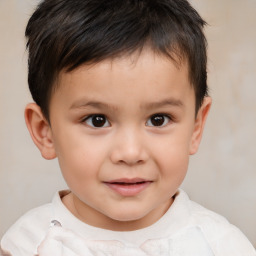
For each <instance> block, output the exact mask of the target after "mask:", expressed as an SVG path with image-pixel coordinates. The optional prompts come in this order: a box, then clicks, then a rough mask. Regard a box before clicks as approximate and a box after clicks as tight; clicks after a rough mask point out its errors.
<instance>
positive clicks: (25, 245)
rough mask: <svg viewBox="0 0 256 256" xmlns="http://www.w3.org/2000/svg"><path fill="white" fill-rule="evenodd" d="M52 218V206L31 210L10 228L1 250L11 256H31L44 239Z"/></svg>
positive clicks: (3, 239) (2, 241) (47, 205)
mask: <svg viewBox="0 0 256 256" xmlns="http://www.w3.org/2000/svg"><path fill="white" fill-rule="evenodd" d="M51 218H52V204H51V203H49V204H46V205H43V206H40V207H38V208H35V209H32V210H30V211H29V212H27V213H26V214H25V215H23V216H22V217H21V218H20V219H18V220H17V221H16V223H14V224H13V226H11V227H10V229H9V230H8V231H7V232H6V233H5V235H4V236H3V238H2V240H1V248H2V250H4V251H8V252H10V253H11V255H33V254H35V251H36V249H37V246H38V245H39V244H40V242H41V241H42V239H43V238H44V236H45V234H46V232H47V230H48V228H49V223H50V221H51Z"/></svg>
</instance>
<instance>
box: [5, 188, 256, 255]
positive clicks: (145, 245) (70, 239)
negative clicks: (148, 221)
mask: <svg viewBox="0 0 256 256" xmlns="http://www.w3.org/2000/svg"><path fill="white" fill-rule="evenodd" d="M67 193H68V191H61V192H59V193H56V195H55V196H54V198H53V200H52V203H50V204H46V205H43V206H41V207H39V208H36V209H33V210H31V211H29V212H28V213H27V214H25V215H24V216H23V217H21V218H20V219H19V220H18V221H17V222H16V223H15V224H14V225H13V226H12V227H11V228H10V229H9V230H8V231H7V233H6V234H5V236H4V237H3V239H2V241H1V248H2V250H3V251H5V252H8V253H9V254H10V255H12V256H32V255H37V254H38V246H39V245H40V247H39V255H40V256H49V255H54V256H92V255H93V256H145V255H148V256H169V255H170V256H171V255H173V256H256V251H255V249H254V248H253V246H252V245H251V244H250V242H249V241H248V239H247V238H246V237H245V236H244V235H243V234H242V232H241V231H240V230H239V229H237V228H236V227H235V226H233V225H231V224H230V223H229V222H228V221H227V220H226V219H225V218H223V217H221V216H220V215H218V214H216V213H213V212H212V211H209V210H207V209H205V208H203V207H202V206H200V205H198V204H197V203H195V202H193V201H191V200H189V198H188V196H187V194H186V193H185V192H184V191H182V190H179V191H178V192H177V194H176V196H175V200H174V202H173V204H172V206H171V207H170V208H169V210H168V211H167V212H166V213H165V214H164V215H163V217H162V218H161V219H159V220H158V221H157V222H156V223H154V224H153V225H151V226H149V227H146V228H143V229H139V230H135V231H125V232H118V231H110V230H105V229H100V228H96V227H93V226H90V225H87V224H85V223H83V222H81V221H80V220H79V219H77V218H76V217H75V216H74V215H72V213H71V212H70V211H69V210H68V209H67V208H66V207H65V205H64V204H63V203H62V201H61V197H63V196H64V195H65V194H67ZM53 220H56V221H55V223H57V224H58V223H60V224H61V226H62V227H60V226H59V225H56V226H53V227H50V224H51V222H52V221H53ZM3 255H5V254H3ZM6 255H8V254H6Z"/></svg>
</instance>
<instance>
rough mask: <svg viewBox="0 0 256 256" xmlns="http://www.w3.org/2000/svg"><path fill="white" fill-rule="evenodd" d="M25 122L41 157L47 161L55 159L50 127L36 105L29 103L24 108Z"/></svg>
mask: <svg viewBox="0 0 256 256" xmlns="http://www.w3.org/2000/svg"><path fill="white" fill-rule="evenodd" d="M25 121H26V124H27V128H28V130H29V133H30V136H31V138H32V140H33V141H34V143H35V145H36V146H37V147H38V149H39V150H40V152H41V155H42V156H43V157H44V158H45V159H48V160H50V159H53V158H55V157H56V152H55V148H54V143H53V138H52V131H51V127H50V125H49V123H48V121H47V120H46V119H45V117H44V115H43V113H42V111H41V108H40V107H39V106H38V105H37V104H35V103H30V104H28V105H27V106H26V108H25Z"/></svg>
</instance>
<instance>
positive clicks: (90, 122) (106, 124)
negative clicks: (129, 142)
mask: <svg viewBox="0 0 256 256" xmlns="http://www.w3.org/2000/svg"><path fill="white" fill-rule="evenodd" d="M156 117H158V120H157V119H156V120H155V121H156V122H158V121H160V123H159V125H157V124H156V123H155V125H154V124H153V123H152V121H153V120H152V119H153V118H156ZM159 117H160V118H159ZM93 118H96V119H95V120H93ZM162 119H163V120H162ZM166 119H168V120H166ZM172 120H173V118H172V117H171V116H170V115H168V114H164V113H157V114H154V115H151V116H150V117H149V118H148V120H147V121H146V126H149V127H158V128H161V127H165V126H166V125H168V124H169V122H171V121H172ZM93 121H99V126H97V125H95V123H94V124H93ZM161 121H163V124H161ZM81 123H86V124H87V125H88V126H90V127H93V128H96V129H99V128H106V127H109V126H111V124H110V122H109V121H108V118H107V117H106V116H105V115H103V114H93V115H89V116H87V117H85V118H84V119H82V120H81ZM149 123H150V124H149Z"/></svg>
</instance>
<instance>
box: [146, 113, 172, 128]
mask: <svg viewBox="0 0 256 256" xmlns="http://www.w3.org/2000/svg"><path fill="white" fill-rule="evenodd" d="M169 121H170V117H168V116H166V115H162V114H156V115H153V116H151V117H150V118H149V119H148V121H147V123H146V125H147V126H159V127H161V126H165V125H167V124H168V123H169Z"/></svg>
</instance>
